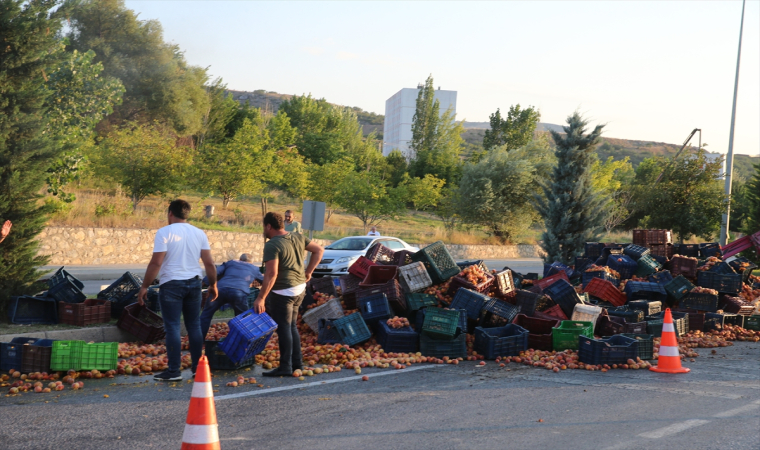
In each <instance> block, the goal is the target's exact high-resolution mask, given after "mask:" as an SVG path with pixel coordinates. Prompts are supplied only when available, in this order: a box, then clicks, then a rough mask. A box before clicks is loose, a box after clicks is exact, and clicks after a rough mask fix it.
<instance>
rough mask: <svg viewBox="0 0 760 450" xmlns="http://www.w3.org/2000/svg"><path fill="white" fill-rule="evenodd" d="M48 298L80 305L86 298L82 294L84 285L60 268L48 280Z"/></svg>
mask: <svg viewBox="0 0 760 450" xmlns="http://www.w3.org/2000/svg"><path fill="white" fill-rule="evenodd" d="M47 284H48V294H47V295H48V296H49V297H52V298H54V299H56V300H58V301H59V302H66V303H82V302H83V301H85V300H86V299H87V296H86V295H84V294H83V293H82V289H84V283H82V282H81V281H79V280H77V278H76V277H75V276H74V275H71V274H70V273H68V272H67V271H65V270H64V269H63V267H61V268H60V269H58V270H57V271H56V272H55V274H53V276H52V277H50V278H48V280H47Z"/></svg>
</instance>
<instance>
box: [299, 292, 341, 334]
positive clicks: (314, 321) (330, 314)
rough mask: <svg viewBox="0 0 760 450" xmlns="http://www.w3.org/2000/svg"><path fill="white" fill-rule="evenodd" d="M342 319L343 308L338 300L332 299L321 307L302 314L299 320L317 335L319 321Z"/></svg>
mask: <svg viewBox="0 0 760 450" xmlns="http://www.w3.org/2000/svg"><path fill="white" fill-rule="evenodd" d="M341 317H343V307H342V306H340V300H338V299H337V298H333V299H331V300H328V301H327V303H325V304H324V305H322V306H317V307H316V308H313V309H310V310H308V311H306V312H305V313H303V315H302V316H301V318H303V321H304V322H305V323H306V325H308V326H309V328H311V329H312V330H313V331H314V332H315V333H319V319H339V318H341Z"/></svg>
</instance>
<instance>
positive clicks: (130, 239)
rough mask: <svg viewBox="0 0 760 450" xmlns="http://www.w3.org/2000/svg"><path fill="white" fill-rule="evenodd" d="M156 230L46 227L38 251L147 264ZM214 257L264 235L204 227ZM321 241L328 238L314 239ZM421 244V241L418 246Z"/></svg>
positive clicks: (508, 252) (518, 254)
mask: <svg viewBox="0 0 760 450" xmlns="http://www.w3.org/2000/svg"><path fill="white" fill-rule="evenodd" d="M155 235H156V230H139V229H127V228H77V227H49V228H47V229H45V231H43V232H42V233H41V234H40V236H39V241H40V251H39V253H40V254H41V255H46V256H49V257H50V263H49V264H52V265H67V264H69V265H108V264H147V263H148V262H149V261H150V257H151V254H152V252H153V238H154V236H155ZM206 235H207V236H208V240H209V243H210V244H211V251H212V254H213V256H214V260H215V261H217V262H221V261H227V260H229V259H235V258H238V257H239V256H240V254H241V253H251V254H252V255H253V258H254V260H255V261H261V254H262V250H263V247H264V239H263V237H262V235H260V234H253V233H232V232H228V231H206ZM315 242H317V243H318V244H320V245H328V244H329V243H330V242H331V241H326V240H321V239H317V240H315ZM420 247H422V245H421V246H420ZM447 247H448V248H449V251H450V252H451V254H452V256H453V257H454V258H455V259H515V258H537V257H540V256H541V254H540V252H541V249H540V248H539V247H538V246H536V245H504V246H499V245H448V246H447Z"/></svg>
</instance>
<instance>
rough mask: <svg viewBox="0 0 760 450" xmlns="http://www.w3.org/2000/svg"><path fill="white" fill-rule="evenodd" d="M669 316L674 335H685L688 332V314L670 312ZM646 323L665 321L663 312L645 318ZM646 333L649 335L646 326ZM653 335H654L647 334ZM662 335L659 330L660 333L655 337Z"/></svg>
mask: <svg viewBox="0 0 760 450" xmlns="http://www.w3.org/2000/svg"><path fill="white" fill-rule="evenodd" d="M670 314H671V316H672V317H673V328H674V329H675V330H676V334H677V335H678V336H683V335H685V334H686V333H688V332H689V314H688V313H685V312H681V311H671V312H670ZM646 320H647V322H650V321H660V322H662V321H664V320H665V311H662V312H659V313H657V314H652V315H651V316H647V317H646ZM647 333H649V327H648V326H647ZM649 334H654V333H649ZM661 334H662V330H660V333H658V334H657V336H659V335H661Z"/></svg>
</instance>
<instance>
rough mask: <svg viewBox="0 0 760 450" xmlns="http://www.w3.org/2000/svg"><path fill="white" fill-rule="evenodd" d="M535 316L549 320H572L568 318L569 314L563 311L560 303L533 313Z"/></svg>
mask: <svg viewBox="0 0 760 450" xmlns="http://www.w3.org/2000/svg"><path fill="white" fill-rule="evenodd" d="M533 317H538V318H539V319H547V320H554V319H560V320H570V319H568V318H567V315H566V314H565V312H564V311H562V308H561V307H560V306H559V305H554V306H552V307H551V308H548V309H545V310H543V311H536V312H535V313H533Z"/></svg>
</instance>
